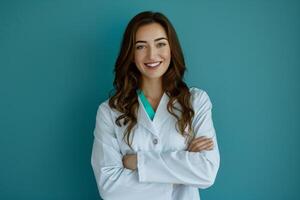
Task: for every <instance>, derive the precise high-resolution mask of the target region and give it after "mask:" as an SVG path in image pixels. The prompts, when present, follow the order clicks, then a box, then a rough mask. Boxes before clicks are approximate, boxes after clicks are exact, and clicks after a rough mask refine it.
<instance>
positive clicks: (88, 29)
mask: <svg viewBox="0 0 300 200" xmlns="http://www.w3.org/2000/svg"><path fill="white" fill-rule="evenodd" d="M144 10H154V11H161V12H163V13H165V14H166V15H167V16H168V17H169V18H170V20H171V21H172V22H173V25H174V26H175V28H176V30H177V32H178V35H179V38H180V41H181V44H182V47H183V50H184V54H185V58H186V62H187V67H188V73H187V74H186V82H187V83H188V85H190V86H198V87H200V88H202V89H204V90H206V91H207V92H208V94H209V95H210V97H211V100H212V102H213V105H214V108H213V118H214V122H215V127H216V130H217V134H218V141H219V148H220V153H221V167H220V170H219V174H218V177H217V180H216V182H215V185H214V186H213V187H211V188H209V189H207V190H203V191H202V192H201V196H202V199H243V200H246V199H262V200H265V199H272V200H281V199H297V197H298V195H297V193H298V189H299V180H300V177H299V172H298V170H299V169H300V156H299V153H298V152H299V150H298V148H299V145H298V144H299V139H300V137H299V128H300V127H299V111H300V109H299V108H300V106H299V102H300V95H299V92H300V79H299V75H300V73H299V72H300V70H299V68H300V65H299V63H300V62H299V57H300V38H299V36H300V21H299V19H300V2H299V1H292V0H290V1H287V0H281V1H268V0H256V1H246V0H245V1H233V0H230V1H171V0H169V1H159V0H152V1H139V0H135V1H129V0H127V1H125V0H124V1H99V0H98V1H96V0H91V1H86V0H85V1H84V0H65V1H58V0H56V1H55V0H44V1H33V0H27V1H8V0H7V1H3V0H2V1H0V70H1V71H0V95H1V97H0V125H1V126H0V199H12V200H15V199H30V200H40V199H55V200H60V199H61V200H67V199H72V200H76V199H78V200H82V199H98V198H99V196H98V191H97V187H96V183H95V179H94V176H93V173H92V168H91V165H90V154H91V148H92V142H93V134H92V131H93V129H94V125H95V124H94V123H95V116H96V110H97V107H98V105H99V104H100V102H102V101H104V100H105V99H106V98H107V97H108V95H107V94H108V92H109V90H110V89H112V81H113V73H112V70H113V65H114V62H115V59H116V56H117V53H118V51H119V45H120V40H121V37H122V33H123V31H124V28H125V26H126V24H127V22H128V21H129V20H130V19H131V17H133V16H134V15H135V14H137V13H138V12H140V11H144Z"/></svg>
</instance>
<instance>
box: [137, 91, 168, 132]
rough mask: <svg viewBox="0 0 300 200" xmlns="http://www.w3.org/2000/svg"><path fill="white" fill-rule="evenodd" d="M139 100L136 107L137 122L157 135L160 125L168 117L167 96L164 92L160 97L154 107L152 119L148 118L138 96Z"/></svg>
mask: <svg viewBox="0 0 300 200" xmlns="http://www.w3.org/2000/svg"><path fill="white" fill-rule="evenodd" d="M138 101H139V109H138V117H137V123H139V124H140V125H141V126H143V127H145V128H146V129H147V130H149V131H150V132H151V133H152V134H154V135H156V136H158V135H159V130H160V127H161V126H162V125H163V123H164V121H165V120H166V119H167V118H168V117H169V116H168V115H169V112H168V110H167V105H168V101H169V97H168V95H167V94H166V93H164V94H163V96H162V97H161V99H160V102H159V105H158V107H157V109H156V112H155V115H154V118H153V121H152V120H151V119H150V118H149V116H148V114H147V112H146V110H145V108H144V106H143V103H142V101H141V100H140V98H139V97H138Z"/></svg>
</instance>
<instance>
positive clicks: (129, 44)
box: [109, 11, 194, 148]
mask: <svg viewBox="0 0 300 200" xmlns="http://www.w3.org/2000/svg"><path fill="white" fill-rule="evenodd" d="M151 23H159V24H160V25H161V26H162V27H163V28H164V29H165V31H166V34H167V37H168V41H169V45H170V49H171V62H170V65H169V67H168V70H167V71H166V72H165V73H164V75H163V77H162V84H163V85H162V88H163V90H164V92H166V94H167V95H168V96H169V102H168V104H167V110H168V112H169V113H170V114H172V115H173V116H174V117H175V118H176V119H177V122H176V129H177V130H178V129H179V132H180V133H181V134H182V135H183V136H191V137H189V138H193V137H194V133H193V131H192V119H193V117H194V110H193V108H192V105H191V101H190V99H191V93H190V91H189V88H188V87H187V85H186V83H185V82H184V81H183V76H184V72H185V71H186V67H185V61H184V56H183V52H182V49H181V46H180V43H179V40H178V37H177V34H176V32H175V29H174V27H173V26H172V24H171V22H170V21H169V20H168V19H167V17H166V16H164V15H163V14H162V13H159V12H151V11H145V12H141V13H139V14H137V15H136V16H134V17H133V18H132V19H131V21H130V22H129V23H128V25H127V27H126V30H125V32H124V34H123V38H122V42H121V48H120V52H119V55H118V57H117V60H116V63H115V68H114V73H115V79H114V82H113V86H114V90H115V92H114V94H113V95H112V96H111V95H110V98H109V106H110V107H111V108H114V109H116V110H117V111H119V112H120V113H122V114H121V115H120V116H118V117H117V118H116V120H115V123H116V124H117V125H118V126H119V127H121V126H122V125H124V126H125V125H127V124H128V126H127V128H126V130H125V133H124V137H123V139H125V138H126V140H125V142H126V143H127V144H128V145H129V147H130V148H132V147H131V145H132V140H131V141H130V135H131V134H132V133H133V132H132V129H133V128H134V126H135V125H136V123H137V110H138V107H139V103H138V96H137V93H136V90H137V89H139V87H140V85H141V73H140V72H139V70H138V69H137V67H136V65H135V63H134V62H133V60H134V45H135V39H136V32H137V30H138V28H139V27H141V26H143V25H147V24H151ZM176 101H177V102H178V103H179V105H180V108H177V107H175V105H174V103H175V102H176ZM174 110H178V111H180V113H181V114H180V116H177V115H176V114H175V112H174ZM121 120H122V121H123V123H121Z"/></svg>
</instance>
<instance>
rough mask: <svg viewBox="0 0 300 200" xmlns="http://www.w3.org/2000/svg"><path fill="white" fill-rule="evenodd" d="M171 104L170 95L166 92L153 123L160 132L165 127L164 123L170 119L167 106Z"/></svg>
mask: <svg viewBox="0 0 300 200" xmlns="http://www.w3.org/2000/svg"><path fill="white" fill-rule="evenodd" d="M168 102H169V97H168V95H167V94H166V93H165V92H164V94H163V96H162V97H161V100H160V102H159V105H158V107H157V109H156V112H155V115H154V119H153V123H154V126H155V127H156V129H157V130H160V128H161V126H163V125H164V122H165V121H166V120H167V119H168V118H169V117H170V116H169V115H170V113H169V112H168V109H167V105H168Z"/></svg>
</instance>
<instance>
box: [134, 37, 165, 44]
mask: <svg viewBox="0 0 300 200" xmlns="http://www.w3.org/2000/svg"><path fill="white" fill-rule="evenodd" d="M159 40H168V39H167V38H165V37H160V38H156V39H155V40H154V42H157V41H159ZM135 43H147V42H146V41H143V40H138V41H136V42H135Z"/></svg>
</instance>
